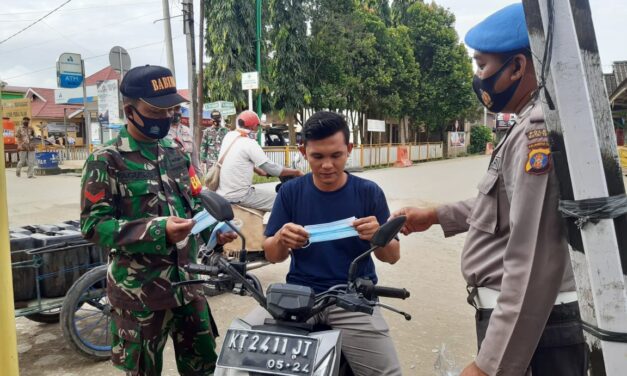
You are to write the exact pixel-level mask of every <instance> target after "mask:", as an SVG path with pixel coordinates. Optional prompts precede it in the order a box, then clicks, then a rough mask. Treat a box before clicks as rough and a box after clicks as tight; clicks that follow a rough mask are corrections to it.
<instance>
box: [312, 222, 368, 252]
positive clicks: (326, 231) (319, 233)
mask: <svg viewBox="0 0 627 376" xmlns="http://www.w3.org/2000/svg"><path fill="white" fill-rule="evenodd" d="M356 219H357V218H355V217H350V218H346V219H341V220H339V221H335V222H329V223H322V224H318V225H309V226H305V231H307V233H308V234H309V239H308V242H307V244H306V245H305V246H304V247H303V248H307V247H308V246H309V245H311V244H312V243H320V242H328V241H331V240H338V239H344V238H350V237H353V236H359V233H358V232H357V230H355V228H354V227H353V222H354V221H355V220H356Z"/></svg>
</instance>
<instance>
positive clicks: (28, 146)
mask: <svg viewBox="0 0 627 376" xmlns="http://www.w3.org/2000/svg"><path fill="white" fill-rule="evenodd" d="M34 137H35V129H33V127H30V126H29V127H24V126H21V125H20V126H19V127H17V129H16V130H15V139H16V141H17V150H19V151H33V150H35V144H33V143H32V142H33V138H34Z"/></svg>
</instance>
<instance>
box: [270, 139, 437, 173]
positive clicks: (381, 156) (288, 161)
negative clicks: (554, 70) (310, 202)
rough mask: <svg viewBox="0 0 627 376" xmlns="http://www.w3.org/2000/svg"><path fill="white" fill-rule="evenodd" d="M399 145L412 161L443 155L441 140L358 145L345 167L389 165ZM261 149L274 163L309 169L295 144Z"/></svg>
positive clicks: (303, 169) (396, 153)
mask: <svg viewBox="0 0 627 376" xmlns="http://www.w3.org/2000/svg"><path fill="white" fill-rule="evenodd" d="M399 146H404V147H407V148H408V154H409V159H410V160H412V161H414V162H417V161H426V160H430V159H440V158H442V157H443V145H442V142H428V143H409V144H373V145H359V146H356V147H354V148H353V150H352V151H351V155H350V157H349V159H348V162H347V164H346V167H347V168H349V167H352V168H368V167H383V166H389V165H391V164H393V163H394V162H396V160H397V155H398V148H399ZM263 150H264V151H265V152H266V155H267V156H268V158H269V159H270V160H271V161H272V162H274V163H277V164H280V165H283V166H289V167H294V168H298V169H300V170H302V171H305V172H309V171H310V168H309V163H308V162H307V161H306V160H305V158H303V157H302V156H301V155H300V151H298V148H297V147H295V146H267V147H264V148H263Z"/></svg>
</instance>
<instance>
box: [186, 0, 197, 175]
mask: <svg viewBox="0 0 627 376" xmlns="http://www.w3.org/2000/svg"><path fill="white" fill-rule="evenodd" d="M183 17H184V18H183V19H184V21H183V32H184V33H185V35H186V41H187V81H188V85H189V95H190V97H191V98H189V99H190V103H189V107H190V108H189V130H190V133H191V134H195V133H194V132H195V129H196V127H198V126H199V124H200V122H199V121H198V111H197V109H196V106H197V105H198V101H197V94H198V92H197V89H196V45H195V43H196V42H195V40H194V39H195V38H194V3H193V1H192V0H184V1H183ZM192 165H193V166H194V168H195V169H196V170H197V171H200V165H199V158H198V150H197V148H194V150H192Z"/></svg>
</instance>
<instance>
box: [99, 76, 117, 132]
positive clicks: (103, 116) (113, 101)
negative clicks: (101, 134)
mask: <svg viewBox="0 0 627 376" xmlns="http://www.w3.org/2000/svg"><path fill="white" fill-rule="evenodd" d="M118 92H119V91H118V81H117V80H108V81H103V82H101V83H99V84H98V122H99V123H100V124H101V125H102V127H108V126H109V125H113V124H121V123H122V120H121V119H120V99H119V96H118Z"/></svg>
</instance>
